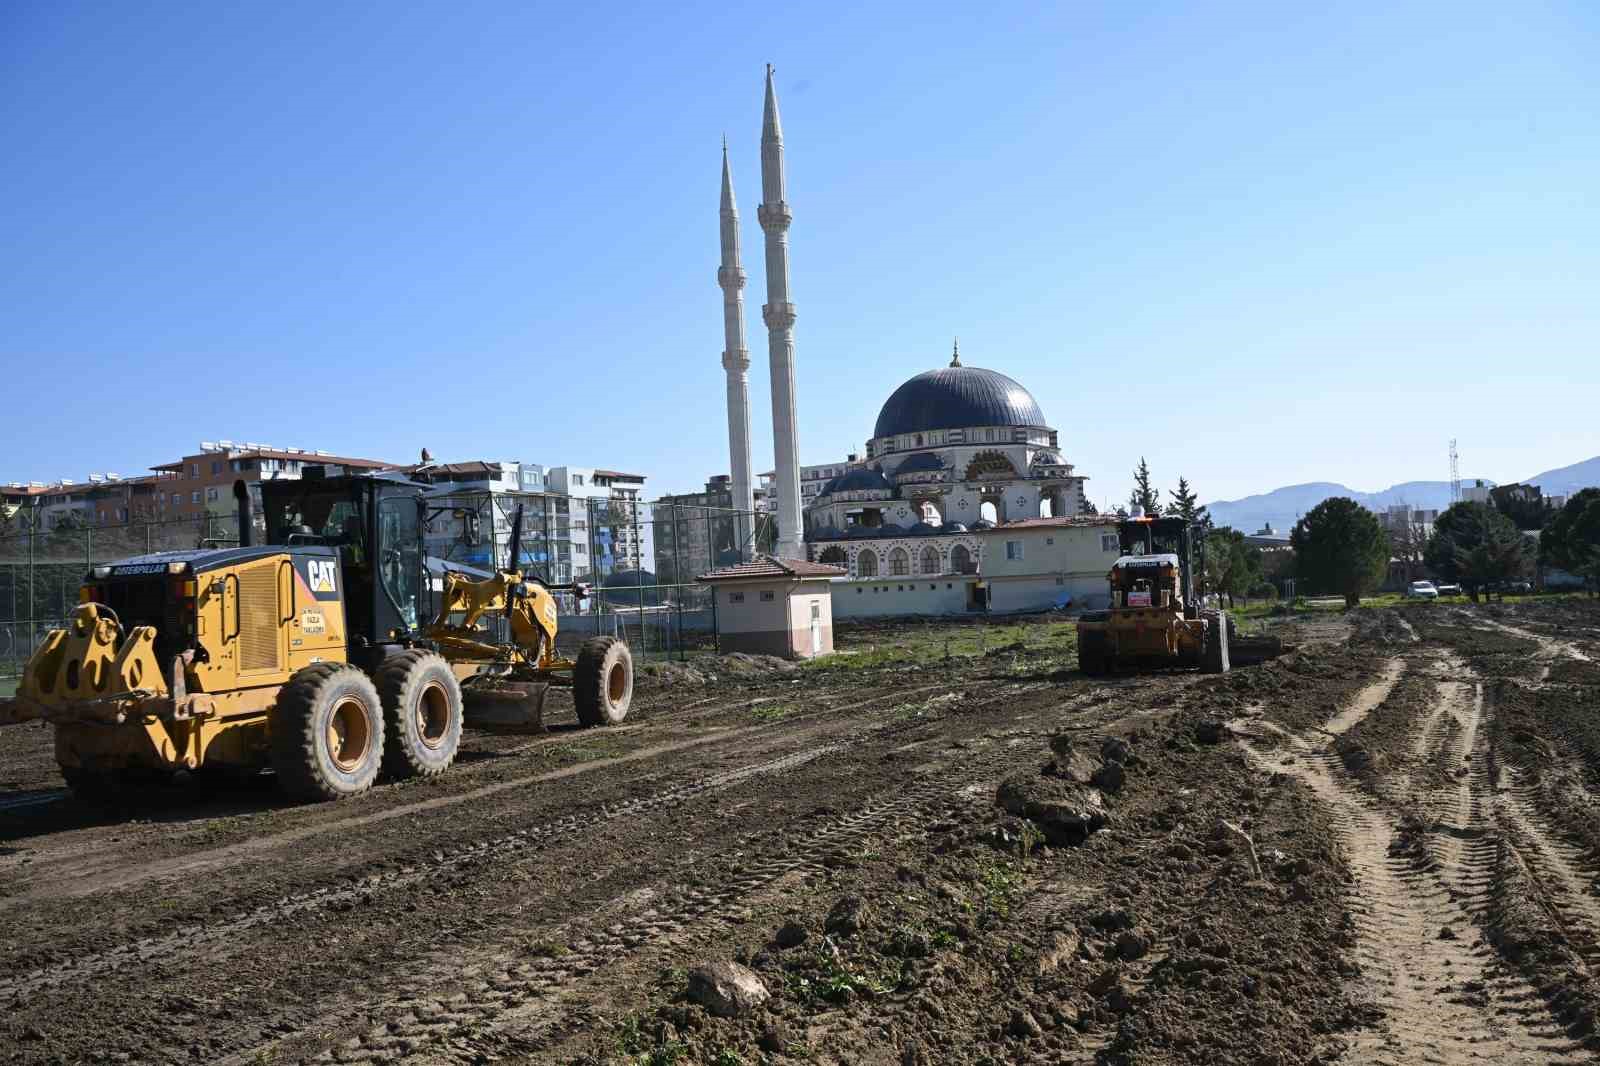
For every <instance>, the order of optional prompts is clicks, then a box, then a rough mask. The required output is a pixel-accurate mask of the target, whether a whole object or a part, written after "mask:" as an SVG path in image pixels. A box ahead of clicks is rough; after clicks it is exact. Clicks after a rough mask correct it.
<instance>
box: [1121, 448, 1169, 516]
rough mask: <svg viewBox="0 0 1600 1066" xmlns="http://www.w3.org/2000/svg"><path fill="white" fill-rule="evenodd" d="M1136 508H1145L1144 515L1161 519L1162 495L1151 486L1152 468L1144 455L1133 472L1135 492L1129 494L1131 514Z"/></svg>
mask: <svg viewBox="0 0 1600 1066" xmlns="http://www.w3.org/2000/svg"><path fill="white" fill-rule="evenodd" d="M1136 507H1142V508H1144V513H1145V514H1146V515H1148V516H1149V517H1151V518H1159V517H1161V493H1160V491H1159V490H1157V489H1156V488H1155V487H1154V486H1152V485H1151V484H1150V468H1149V467H1148V466H1146V465H1145V461H1144V456H1142V455H1141V456H1140V457H1139V465H1138V467H1137V468H1135V470H1134V471H1133V491H1132V492H1131V493H1129V494H1128V510H1129V512H1132V511H1133V510H1134V508H1136Z"/></svg>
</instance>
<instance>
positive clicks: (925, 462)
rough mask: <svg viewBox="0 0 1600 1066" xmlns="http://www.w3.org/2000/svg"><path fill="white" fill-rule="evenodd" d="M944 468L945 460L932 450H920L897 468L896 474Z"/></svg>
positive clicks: (926, 471) (927, 471)
mask: <svg viewBox="0 0 1600 1066" xmlns="http://www.w3.org/2000/svg"><path fill="white" fill-rule="evenodd" d="M943 469H944V460H943V459H940V458H939V457H938V456H937V455H934V454H933V453H932V452H918V453H917V454H915V455H913V456H911V457H910V458H908V459H907V460H906V461H905V462H903V463H901V464H900V465H899V466H898V467H896V468H895V476H896V477H898V476H899V475H901V474H923V473H929V472H932V471H935V470H943Z"/></svg>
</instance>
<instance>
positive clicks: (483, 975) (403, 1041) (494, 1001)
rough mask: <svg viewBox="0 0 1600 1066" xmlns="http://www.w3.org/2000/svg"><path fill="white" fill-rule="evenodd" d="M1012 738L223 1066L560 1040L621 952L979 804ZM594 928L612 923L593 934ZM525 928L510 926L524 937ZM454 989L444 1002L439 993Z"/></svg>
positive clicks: (655, 943)
mask: <svg viewBox="0 0 1600 1066" xmlns="http://www.w3.org/2000/svg"><path fill="white" fill-rule="evenodd" d="M1013 743H1015V742H1008V741H1000V742H998V743H996V744H994V745H989V746H986V747H985V748H984V749H983V750H981V751H977V752H972V753H965V752H961V751H959V750H957V751H956V753H955V754H954V756H953V759H952V761H948V762H946V763H945V765H943V766H942V767H941V768H939V769H937V770H930V771H929V772H927V773H926V774H925V775H923V776H922V778H921V779H920V780H918V781H915V782H912V783H910V784H908V785H906V786H903V787H898V788H895V789H893V790H890V791H886V792H882V793H879V794H877V795H875V796H872V797H869V798H868V799H867V800H866V801H865V802H864V803H863V804H862V805H861V806H859V807H857V808H855V809H853V810H851V811H847V812H844V813H841V814H838V815H836V816H834V817H832V818H829V819H828V820H827V821H825V822H824V823H822V824H821V825H819V826H815V827H813V828H811V829H808V830H807V831H806V832H804V833H802V834H800V835H799V836H797V837H792V838H790V839H789V840H788V842H787V846H786V847H785V848H784V849H783V851H782V852H779V853H775V854H770V855H765V856H760V857H755V858H753V859H752V860H751V861H749V862H748V863H746V864H744V866H743V867H741V868H738V870H737V876H735V877H734V878H733V879H732V880H731V881H727V882H724V883H721V884H719V885H716V886H698V887H697V886H688V887H683V886H673V887H668V888H665V889H653V888H652V889H643V890H635V891H633V892H630V893H628V894H626V895H625V896H622V897H620V898H618V899H616V900H614V901H613V902H612V903H611V904H610V905H608V906H607V907H606V908H605V909H604V910H603V912H602V916H601V917H599V918H596V919H594V920H591V921H585V920H582V919H579V920H573V921H570V922H567V923H563V924H562V925H559V926H557V927H555V928H552V929H549V930H547V931H544V936H545V937H547V938H549V939H551V940H554V941H558V942H559V941H566V940H572V942H573V943H572V949H571V950H570V951H566V952H563V953H560V954H556V955H549V956H530V955H529V954H528V953H527V952H526V951H525V950H522V951H518V950H515V949H509V948H507V947H505V946H500V947H497V948H493V949H489V950H487V951H486V950H485V949H481V948H480V949H476V950H475V951H474V952H472V953H471V956H476V957H468V958H463V957H462V956H461V954H459V953H448V952H447V953H442V954H441V955H439V956H437V957H435V958H434V959H432V960H430V961H427V962H424V963H421V964H418V965H414V966H410V967H408V968H407V970H406V976H405V978H404V982H403V984H402V985H401V986H400V988H399V989H398V994H395V995H393V996H391V997H390V998H389V999H388V1000H387V1001H386V1002H384V1003H383V1004H381V1005H380V1006H378V1007H377V1008H376V1009H374V1008H372V1007H371V1006H368V1005H366V1004H361V1005H356V1006H353V1007H349V1008H338V1009H335V1010H334V1011H332V1012H329V1013H327V1014H324V1015H322V1016H320V1017H318V1018H316V1019H310V1020H307V1021H306V1022H305V1023H304V1024H302V1025H301V1027H300V1029H299V1032H298V1033H297V1034H295V1035H291V1036H287V1037H282V1038H279V1039H276V1040H273V1041H271V1042H269V1043H267V1044H265V1045H261V1046H257V1047H252V1048H248V1049H244V1050H241V1051H238V1052H236V1053H234V1054H233V1055H230V1056H228V1057H227V1058H224V1059H221V1060H220V1066H245V1064H247V1063H253V1062H258V1061H271V1060H272V1059H274V1058H275V1057H277V1056H278V1055H279V1054H280V1053H281V1052H283V1051H286V1050H289V1049H291V1048H293V1046H294V1045H295V1044H296V1043H298V1042H299V1041H300V1040H302V1039H304V1038H305V1034H307V1033H309V1032H313V1031H316V1032H328V1031H337V1030H340V1029H348V1028H349V1025H350V1021H351V1019H352V1017H354V1016H359V1017H361V1018H362V1019H363V1020H364V1024H365V1023H367V1022H370V1023H371V1024H368V1027H367V1028H366V1029H365V1030H364V1031H363V1032H360V1033H358V1034H355V1035H351V1036H346V1037H344V1038H343V1039H341V1040H339V1041H338V1043H337V1045H336V1046H335V1047H332V1048H329V1047H327V1046H326V1043H327V1041H326V1039H319V1038H313V1041H314V1044H315V1045H320V1047H321V1049H320V1050H318V1049H317V1047H316V1046H313V1047H312V1048H309V1049H306V1050H304V1051H301V1050H300V1049H295V1052H296V1053H297V1054H298V1055H301V1056H305V1057H303V1058H302V1059H301V1060H302V1061H313V1062H332V1061H338V1062H341V1063H363V1062H427V1063H439V1062H446V1063H453V1062H461V1063H475V1062H481V1061H484V1060H485V1050H484V1048H483V1047H482V1046H481V1043H482V1041H483V1040H484V1039H485V1038H486V1037H487V1038H488V1039H489V1040H491V1041H492V1042H493V1043H495V1044H496V1045H501V1044H505V1043H510V1044H511V1045H512V1046H514V1047H515V1046H518V1045H522V1046H524V1047H525V1046H526V1045H527V1044H529V1043H530V1042H534V1041H538V1040H542V1039H549V1038H551V1037H553V1036H559V1035H561V1034H562V1033H563V1032H564V1031H565V1030H567V1029H570V1028H572V1027H574V1026H575V1025H577V1024H581V1023H582V1020H583V1019H582V1018H569V1019H563V1018H561V1017H560V1013H561V1009H562V1006H561V1001H562V1000H563V999H564V998H566V997H567V995H568V994H569V993H573V992H575V991H578V990H579V984H578V983H579V982H581V981H582V980H583V979H584V978H586V977H589V976H590V975H593V974H596V973H597V972H599V971H600V970H601V969H602V968H603V967H606V966H609V965H611V964H614V963H616V962H618V961H620V960H622V959H624V958H625V957H627V956H630V955H634V954H641V953H644V952H647V951H651V950H656V949H659V948H661V947H665V946H669V945H673V944H677V943H680V942H682V941H684V940H686V939H693V938H698V937H700V936H703V935H706V934H709V933H713V932H715V931H717V929H718V928H719V927H720V926H723V925H731V924H733V923H734V921H735V920H736V919H734V918H733V917H725V916H726V915H728V912H729V911H730V909H732V908H733V907H734V906H735V905H736V904H738V903H739V902H740V901H743V900H746V899H749V898H750V897H753V896H758V895H760V894H763V893H765V892H769V891H774V890H780V889H787V888H789V887H793V886H794V885H795V884H797V883H798V882H799V881H802V880H804V879H805V878H806V877H808V876H810V875H812V874H815V873H817V872H820V871H821V870H822V869H823V868H824V867H825V864H826V863H827V861H828V859H829V858H830V856H832V855H835V854H837V853H838V852H839V851H840V850H841V849H843V848H848V847H850V846H852V845H855V844H859V843H861V842H863V841H865V840H867V839H870V838H871V837H873V836H877V835H881V834H882V833H883V832H885V831H887V830H891V829H892V828H893V827H894V826H895V825H896V824H898V823H899V822H900V821H902V820H903V819H905V818H907V817H909V816H911V815H914V814H917V813H919V812H928V811H932V810H933V809H935V808H946V807H948V806H949V804H950V803H951V801H952V800H953V799H956V798H959V797H961V796H963V795H965V796H967V798H968V799H970V800H972V801H973V802H986V801H987V799H988V795H989V793H988V791H987V790H986V789H982V788H975V785H974V779H978V780H982V778H983V775H985V774H987V773H991V772H995V771H998V770H999V769H1000V768H1001V767H1002V766H1003V765H1005V764H1006V763H1007V762H1008V761H1009V760H1010V759H1011V758H1012V755H1011V746H1012V744H1013ZM602 922H608V923H609V924H606V925H604V927H603V928H601V927H600V925H601V923H602ZM528 932H530V930H519V931H518V933H519V934H522V935H526V934H527V933H528ZM446 988H450V989H456V991H454V992H452V993H451V994H449V995H447V996H446V995H441V993H440V990H441V989H446Z"/></svg>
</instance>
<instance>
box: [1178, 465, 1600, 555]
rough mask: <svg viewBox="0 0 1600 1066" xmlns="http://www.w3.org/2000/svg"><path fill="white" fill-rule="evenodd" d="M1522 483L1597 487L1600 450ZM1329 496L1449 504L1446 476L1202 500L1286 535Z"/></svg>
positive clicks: (1373, 504)
mask: <svg viewBox="0 0 1600 1066" xmlns="http://www.w3.org/2000/svg"><path fill="white" fill-rule="evenodd" d="M1479 480H1482V482H1483V484H1485V485H1494V484H1496V482H1493V481H1490V480H1488V479H1487V478H1483V479H1476V478H1463V479H1462V481H1461V483H1462V484H1463V485H1472V484H1476V483H1477V482H1478V481H1479ZM1522 484H1525V485H1538V486H1539V487H1540V488H1541V489H1543V490H1544V494H1545V495H1546V496H1567V495H1571V494H1572V493H1574V492H1577V491H1578V490H1579V489H1585V488H1591V487H1600V455H1597V456H1595V457H1594V458H1592V459H1585V460H1584V461H1583V462H1581V463H1573V464H1572V465H1571V466H1563V467H1559V468H1557V469H1555V470H1546V471H1544V472H1543V473H1540V474H1534V475H1533V476H1532V477H1526V478H1523V479H1522ZM1332 496H1348V497H1350V498H1351V499H1352V500H1355V501H1356V502H1357V503H1359V504H1361V505H1363V506H1365V507H1369V508H1371V509H1372V510H1374V511H1382V510H1384V509H1386V508H1388V507H1390V506H1391V505H1393V504H1399V503H1408V504H1410V505H1411V506H1412V507H1420V508H1437V509H1439V510H1443V509H1444V508H1446V507H1448V506H1450V482H1448V481H1407V482H1404V483H1402V484H1399V485H1391V486H1389V487H1388V488H1386V489H1383V490H1381V491H1379V492H1357V491H1356V490H1355V489H1352V488H1350V487H1349V486H1347V485H1341V484H1339V483H1338V482H1336V481H1313V482H1310V483H1309V484H1305V485H1286V486H1284V487H1283V488H1279V489H1273V490H1272V491H1271V492H1264V493H1261V494H1259V495H1256V496H1246V497H1245V498H1244V499H1242V500H1218V501H1216V502H1215V503H1208V504H1206V509H1207V510H1209V511H1210V512H1211V519H1212V521H1213V522H1215V523H1216V524H1217V525H1219V526H1232V527H1233V528H1234V529H1242V530H1244V531H1246V532H1250V533H1253V532H1255V531H1256V530H1258V529H1261V528H1262V527H1263V526H1267V525H1270V526H1271V527H1272V528H1273V529H1274V530H1276V531H1277V532H1278V533H1281V534H1283V535H1284V536H1288V534H1289V531H1290V530H1291V529H1293V528H1294V524H1295V522H1296V521H1297V520H1298V519H1299V518H1300V516H1301V515H1303V514H1305V513H1306V512H1307V511H1309V510H1311V509H1312V508H1313V507H1315V506H1316V505H1317V504H1319V503H1321V502H1322V501H1323V500H1326V499H1328V498H1330V497H1332Z"/></svg>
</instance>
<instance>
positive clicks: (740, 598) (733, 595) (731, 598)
mask: <svg viewBox="0 0 1600 1066" xmlns="http://www.w3.org/2000/svg"><path fill="white" fill-rule="evenodd" d="M728 602H729V603H743V602H744V593H742V592H730V593H728Z"/></svg>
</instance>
